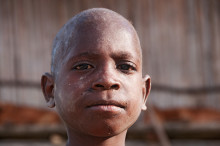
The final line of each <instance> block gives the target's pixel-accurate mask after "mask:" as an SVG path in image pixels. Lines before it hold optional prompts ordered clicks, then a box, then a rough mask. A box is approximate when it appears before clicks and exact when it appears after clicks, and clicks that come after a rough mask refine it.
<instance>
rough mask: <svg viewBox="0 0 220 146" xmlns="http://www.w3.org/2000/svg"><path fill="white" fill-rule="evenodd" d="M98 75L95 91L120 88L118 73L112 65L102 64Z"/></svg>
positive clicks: (94, 86)
mask: <svg viewBox="0 0 220 146" xmlns="http://www.w3.org/2000/svg"><path fill="white" fill-rule="evenodd" d="M102 64H103V65H101V66H100V67H99V71H98V73H97V80H96V81H95V82H94V84H93V88H95V89H113V88H114V89H118V88H119V87H120V84H119V81H118V78H117V72H116V70H115V68H114V66H113V65H111V64H110V63H105V62H103V63H102Z"/></svg>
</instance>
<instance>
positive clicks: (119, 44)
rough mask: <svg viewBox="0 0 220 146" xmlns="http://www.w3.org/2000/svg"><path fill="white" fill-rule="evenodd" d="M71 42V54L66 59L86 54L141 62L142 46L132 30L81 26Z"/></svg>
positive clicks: (117, 27)
mask: <svg viewBox="0 0 220 146" xmlns="http://www.w3.org/2000/svg"><path fill="white" fill-rule="evenodd" d="M73 33H74V35H73V36H74V37H73V38H72V39H70V40H69V48H70V50H69V53H68V55H67V56H66V58H65V59H67V60H68V59H69V58H72V57H74V56H78V55H82V54H83V56H85V54H87V55H89V54H93V55H94V54H96V55H103V54H109V55H110V56H112V57H113V56H115V57H117V58H120V57H121V58H123V57H128V58H132V59H134V60H135V61H136V62H141V50H140V45H139V42H138V41H137V39H136V38H135V35H134V34H133V33H132V32H131V30H129V29H127V28H126V27H121V26H116V25H114V26H105V25H104V26H103V25H96V26H95V27H91V25H89V26H88V25H86V26H83V25H82V26H81V27H80V28H78V29H77V30H76V31H75V32H73Z"/></svg>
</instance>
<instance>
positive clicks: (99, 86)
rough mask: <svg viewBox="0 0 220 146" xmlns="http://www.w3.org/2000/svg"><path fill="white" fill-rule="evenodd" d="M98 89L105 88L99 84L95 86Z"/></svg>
mask: <svg viewBox="0 0 220 146" xmlns="http://www.w3.org/2000/svg"><path fill="white" fill-rule="evenodd" d="M95 86H96V87H98V88H104V86H103V85H100V84H97V85H95Z"/></svg>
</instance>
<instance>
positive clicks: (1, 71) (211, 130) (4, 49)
mask: <svg viewBox="0 0 220 146" xmlns="http://www.w3.org/2000/svg"><path fill="white" fill-rule="evenodd" d="M94 7H105V8H109V9H111V10H113V11H116V12H118V13H120V14H121V15H123V16H124V17H125V18H127V19H128V20H130V21H131V22H132V24H133V25H134V27H135V28H136V30H137V32H138V35H139V37H140V40H141V44H142V48H143V60H144V70H143V72H144V74H149V75H150V76H151V78H152V90H151V94H150V96H149V99H148V102H147V105H148V110H147V111H146V112H143V113H142V115H141V116H140V118H139V120H138V121H137V123H136V124H135V125H134V126H132V127H131V128H130V130H129V132H128V135H127V146H133V145H134V146H146V145H148V146H171V145H172V146H197V145H198V146H206V145H209V146H218V145H220V106H219V104H220V0H0V146H28V145H32V146H53V145H60V146H62V145H65V141H66V134H65V128H64V126H63V125H62V122H61V121H60V120H59V117H58V116H57V114H56V112H55V109H49V108H47V106H46V103H45V101H44V97H43V94H42V93H41V88H40V78H41V75H42V74H43V73H44V72H49V71H50V58H51V56H50V52H51V46H52V41H53V38H54V36H55V35H56V33H57V32H58V30H59V29H60V28H61V27H62V26H63V25H64V24H65V22H66V21H67V20H68V19H70V18H71V17H73V16H74V15H75V14H77V13H78V12H80V11H82V10H85V9H88V8H94Z"/></svg>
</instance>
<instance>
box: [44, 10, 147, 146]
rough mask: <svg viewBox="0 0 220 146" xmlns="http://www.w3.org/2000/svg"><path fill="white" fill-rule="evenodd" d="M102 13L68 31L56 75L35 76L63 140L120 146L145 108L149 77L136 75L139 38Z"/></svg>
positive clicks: (70, 145) (73, 144) (72, 145)
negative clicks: (64, 133) (63, 130)
mask: <svg viewBox="0 0 220 146" xmlns="http://www.w3.org/2000/svg"><path fill="white" fill-rule="evenodd" d="M103 11H106V10H105V9H104V10H103V9H101V10H98V11H96V13H97V15H98V14H99V13H101V12H103ZM88 13H89V12H88ZM96 13H95V14H94V13H93V15H96ZM106 13H107V14H104V15H107V16H106V18H107V20H106V19H105V20H103V19H99V18H98V19H91V20H92V23H93V24H95V25H88V24H87V23H85V22H84V23H82V24H79V25H78V26H80V27H77V30H74V29H73V30H72V31H71V32H70V33H72V34H74V37H73V38H71V39H70V40H69V41H70V42H69V44H70V46H71V49H70V51H69V52H68V54H67V55H66V56H65V58H64V59H63V60H60V61H59V62H60V63H59V65H58V66H57V68H56V70H57V73H56V75H52V74H49V73H45V74H44V75H43V76H42V79H41V85H42V90H43V93H44V96H45V99H46V101H47V104H48V106H49V107H54V106H56V108H57V111H58V113H59V115H60V117H61V118H62V119H63V121H64V123H65V126H66V128H67V133H68V142H67V146H113V145H114V146H123V145H125V137H126V133H127V130H128V128H129V127H130V126H131V125H132V124H133V123H134V122H135V121H136V120H137V118H138V116H139V115H140V112H141V110H145V109H146V106H145V102H146V100H147V96H148V94H149V91H150V77H149V76H148V75H146V76H145V77H144V78H142V59H141V49H140V43H139V39H138V37H137V35H136V32H135V30H134V29H133V27H132V25H131V24H130V23H129V22H128V21H127V20H126V19H124V18H123V17H121V16H118V14H116V13H112V12H111V11H110V12H109V11H107V12H106ZM102 16H103V14H102ZM103 17H104V16H103ZM73 21H76V20H73Z"/></svg>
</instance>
